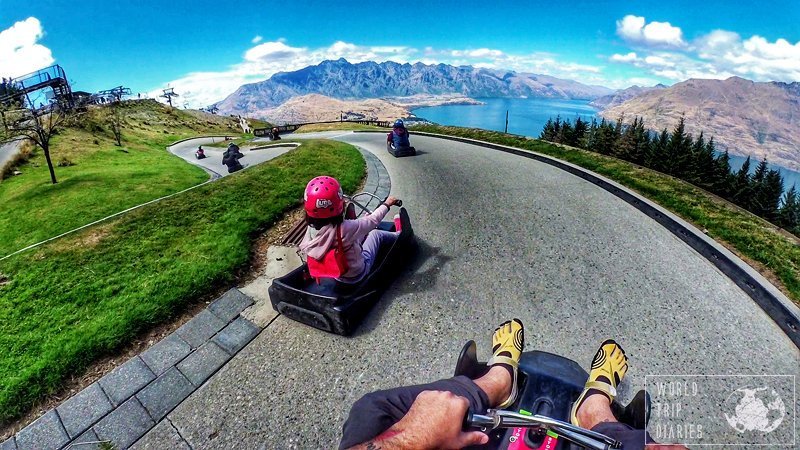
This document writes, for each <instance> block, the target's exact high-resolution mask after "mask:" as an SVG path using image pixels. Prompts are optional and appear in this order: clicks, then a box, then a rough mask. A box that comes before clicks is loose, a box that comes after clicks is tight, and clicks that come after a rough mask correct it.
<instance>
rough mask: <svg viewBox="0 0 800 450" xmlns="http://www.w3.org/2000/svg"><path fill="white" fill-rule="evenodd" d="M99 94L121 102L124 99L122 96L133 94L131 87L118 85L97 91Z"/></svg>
mask: <svg viewBox="0 0 800 450" xmlns="http://www.w3.org/2000/svg"><path fill="white" fill-rule="evenodd" d="M97 95H100V96H102V97H107V98H109V99H111V100H113V101H115V102H119V101H122V97H124V96H126V95H131V88H126V87H123V86H117V87H115V88H111V89H106V90H105V91H100V92H98V93H97Z"/></svg>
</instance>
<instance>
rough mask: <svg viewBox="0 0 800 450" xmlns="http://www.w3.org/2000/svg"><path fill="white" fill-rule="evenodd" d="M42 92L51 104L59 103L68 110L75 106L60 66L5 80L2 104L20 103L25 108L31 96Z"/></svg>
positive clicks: (1, 86) (0, 87)
mask: <svg viewBox="0 0 800 450" xmlns="http://www.w3.org/2000/svg"><path fill="white" fill-rule="evenodd" d="M40 91H44V96H45V98H46V99H47V100H48V101H49V102H50V103H57V104H58V105H59V106H60V107H63V108H66V109H69V108H72V106H74V104H73V99H72V88H71V86H70V84H69V81H68V80H67V74H66V73H65V72H64V69H63V68H62V67H61V66H60V65H58V64H55V65H52V66H49V67H45V68H44V69H40V70H37V71H35V72H31V73H29V74H25V75H22V76H20V77H16V78H11V79H8V80H6V79H3V82H2V83H0V104H10V103H18V104H19V105H20V106H23V105H25V103H26V102H27V99H29V98H30V94H32V93H36V92H40ZM39 95H41V94H39ZM31 106H32V107H33V106H34V105H31Z"/></svg>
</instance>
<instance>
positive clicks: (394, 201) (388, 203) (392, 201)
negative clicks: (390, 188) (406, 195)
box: [383, 195, 399, 207]
mask: <svg viewBox="0 0 800 450" xmlns="http://www.w3.org/2000/svg"><path fill="white" fill-rule="evenodd" d="M397 202H399V200H398V199H396V198H394V197H392V196H391V195H390V196H388V197H386V201H385V202H383V203H386V206H389V207H391V206H394V205H396V204H397Z"/></svg>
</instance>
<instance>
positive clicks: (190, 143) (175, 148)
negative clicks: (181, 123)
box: [169, 137, 294, 179]
mask: <svg viewBox="0 0 800 450" xmlns="http://www.w3.org/2000/svg"><path fill="white" fill-rule="evenodd" d="M222 139H223V138H221V137H204V138H195V139H188V140H185V141H181V142H178V143H176V144H173V145H171V146H170V147H169V151H170V152H172V153H174V154H175V155H177V156H179V157H181V158H183V159H184V160H186V161H188V162H190V163H192V164H194V165H197V166H200V167H202V168H203V169H204V170H205V171H206V172H208V173H209V174H210V175H211V177H212V178H214V179H216V178H219V177H223V176H226V175H228V169H227V167H226V166H225V165H224V164H222V154H223V153H224V152H225V148H222V147H209V146H208V144H211V143H215V142H216V143H219V142H220V141H222ZM265 144H268V143H265ZM201 145H205V146H206V147H204V148H203V150H204V151H205V154H206V156H207V158H205V159H197V158H195V156H194V153H195V151H196V150H197V147H198V146H201ZM293 148H294V146H292V145H275V146H271V147H269V148H259V149H252V150H251V149H248V148H242V150H241V151H242V153H244V158H242V159H240V160H239V162H241V163H242V165H243V166H245V167H248V166H252V165H255V164H261V163H262V162H265V161H269V160H270V159H272V158H277V157H278V156H280V155H282V154H284V153H286V152H288V151H289V150H291V149H293Z"/></svg>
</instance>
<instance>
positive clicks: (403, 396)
mask: <svg viewBox="0 0 800 450" xmlns="http://www.w3.org/2000/svg"><path fill="white" fill-rule="evenodd" d="M422 391H449V392H452V393H453V394H455V395H458V396H461V397H464V398H466V399H467V400H469V410H470V411H471V412H473V413H477V414H482V413H485V412H486V410H487V409H489V408H490V407H492V406H493V405H490V404H489V398H488V397H487V396H486V393H485V392H483V390H481V388H479V387H478V385H476V384H475V382H474V381H472V380H471V379H469V378H467V377H465V376H458V377H454V378H449V379H446V380H439V381H436V382H433V383H429V384H420V385H417V386H404V387H399V388H394V389H387V390H385V391H376V392H371V393H369V394H367V395H365V396H363V397H361V398H360V399H359V400H358V401H357V402H355V403H354V404H353V407H352V408H351V409H350V415H349V416H348V417H347V421H346V422H345V423H344V428H343V430H342V441H341V442H340V443H339V448H340V449H342V450H343V449H347V448H350V447H353V446H355V445H358V444H361V443H364V442H366V441H369V440H370V439H372V438H374V437H376V436H378V435H379V434H381V433H383V432H384V431H386V430H388V429H389V428H391V426H392V425H394V424H395V423H397V422H399V421H400V419H402V418H403V416H405V415H406V413H407V412H408V410H409V409H411V404H412V403H414V400H415V399H416V398H417V395H419V394H420V392H422ZM592 431H596V432H598V433H602V434H605V435H606V436H609V437H611V438H613V439H616V440H618V441H620V442H622V448H623V449H624V450H631V449H643V448H644V445H645V442H653V440H652V439H651V438H650V436H649V435H648V434H647V433H646V432H645V431H644V430H636V429H634V428H633V427H631V426H630V425H627V424H624V423H619V422H609V423H601V424H598V425H597V426H595V427H594V428H592Z"/></svg>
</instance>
